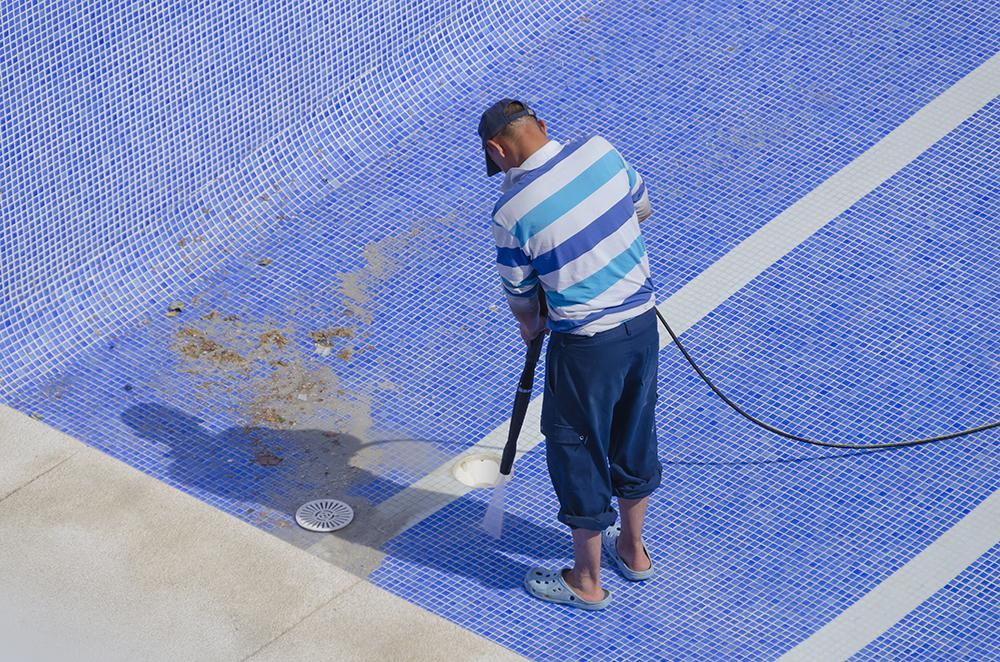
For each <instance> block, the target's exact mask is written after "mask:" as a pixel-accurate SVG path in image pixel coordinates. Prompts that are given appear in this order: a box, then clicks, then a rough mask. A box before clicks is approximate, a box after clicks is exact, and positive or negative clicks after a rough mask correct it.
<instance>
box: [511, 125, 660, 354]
mask: <svg viewBox="0 0 1000 662" xmlns="http://www.w3.org/2000/svg"><path fill="white" fill-rule="evenodd" d="M503 189H504V191H503V194H502V196H501V197H500V199H499V200H498V201H497V203H496V206H494V208H493V214H492V216H493V235H494V238H495V240H496V249H497V259H496V264H497V270H498V271H499V274H500V282H501V285H502V287H503V290H504V292H505V293H506V295H507V298H508V300H509V301H510V305H511V308H513V309H515V310H518V309H525V308H530V307H531V306H532V305H533V304H532V302H531V297H535V296H537V292H538V289H537V288H538V287H539V286H540V287H541V288H542V290H543V291H544V293H545V299H546V302H547V304H548V309H549V318H548V326H549V328H550V329H551V330H552V331H556V332H562V333H574V334H581V335H593V334H595V333H598V332H600V331H605V330H607V329H611V328H613V327H615V326H618V325H619V324H620V323H622V322H624V321H626V320H629V319H631V318H633V317H635V316H636V315H639V314H641V313H644V312H646V311H647V310H649V309H650V308H652V307H653V305H654V304H655V299H654V296H653V282H652V280H651V278H650V273H649V259H648V257H647V255H646V246H645V244H644V243H643V239H642V233H641V232H640V230H639V221H640V220H644V219H645V218H646V217H647V216H649V213H650V211H649V198H648V195H647V193H646V187H645V184H644V183H643V181H642V177H641V176H640V175H639V173H638V172H637V171H636V170H635V169H634V168H633V167H632V166H630V165H629V164H628V163H626V162H625V159H624V158H622V155H621V154H620V153H619V152H618V150H616V149H615V148H614V146H612V145H611V143H609V142H608V141H607V140H605V139H604V138H602V137H600V136H596V135H595V136H591V137H589V138H585V139H582V140H577V141H573V142H569V143H567V144H566V145H560V144H559V143H558V142H556V141H554V140H550V141H549V142H548V143H546V144H545V145H544V146H542V147H541V148H540V149H539V150H537V151H536V152H535V153H533V154H532V155H530V156H529V157H528V158H527V159H525V161H524V163H522V164H521V166H520V167H517V168H511V169H510V170H508V171H507V176H506V177H505V180H504V186H503Z"/></svg>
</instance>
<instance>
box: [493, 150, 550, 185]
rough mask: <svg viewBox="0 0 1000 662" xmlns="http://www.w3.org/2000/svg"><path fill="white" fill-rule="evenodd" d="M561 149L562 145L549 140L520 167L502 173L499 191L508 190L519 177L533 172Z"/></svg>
mask: <svg viewBox="0 0 1000 662" xmlns="http://www.w3.org/2000/svg"><path fill="white" fill-rule="evenodd" d="M562 148H563V146H562V144H561V143H559V142H558V141H556V140H549V141H548V142H547V143H545V144H544V145H542V146H541V147H539V148H538V149H536V150H535V151H534V153H533V154H532V155H531V156H529V157H528V158H526V159H525V160H524V162H523V163H522V164H521V165H519V166H515V167H513V168H511V169H510V170H508V171H507V172H506V173H504V178H503V182H502V183H501V184H500V190H501V191H507V190H509V189H510V187H511V186H513V185H514V182H516V181H517V179H518V178H519V177H520V176H521V175H523V174H524V173H526V172H527V171H529V170H534V169H535V168H537V167H539V166H541V165H543V164H544V163H545V162H546V161H548V160H549V159H551V158H552V157H553V156H555V155H556V154H558V153H559V152H560V151H561V150H562Z"/></svg>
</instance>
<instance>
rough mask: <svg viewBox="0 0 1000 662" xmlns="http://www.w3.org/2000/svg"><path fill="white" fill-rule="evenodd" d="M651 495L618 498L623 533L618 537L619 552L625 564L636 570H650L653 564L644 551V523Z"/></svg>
mask: <svg viewBox="0 0 1000 662" xmlns="http://www.w3.org/2000/svg"><path fill="white" fill-rule="evenodd" d="M648 505H649V497H648V496H647V497H643V498H641V499H622V498H619V499H618V506H619V507H620V509H621V519H622V533H621V535H620V536H619V537H618V554H619V555H620V556H621V557H622V561H625V565H627V566H628V567H630V568H632V569H633V570H635V571H641V570H649V568H650V566H651V565H652V561H650V559H649V556H647V555H646V554H645V553H644V552H643V551H642V525H643V522H644V521H645V520H646V507H647V506H648Z"/></svg>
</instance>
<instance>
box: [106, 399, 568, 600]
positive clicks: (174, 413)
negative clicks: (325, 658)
mask: <svg viewBox="0 0 1000 662" xmlns="http://www.w3.org/2000/svg"><path fill="white" fill-rule="evenodd" d="M121 417H122V420H123V421H124V422H125V423H126V424H127V425H128V426H129V427H131V428H132V429H133V430H134V431H135V434H136V436H138V437H140V438H142V439H145V440H147V441H148V442H151V444H157V445H159V447H160V449H161V450H162V456H164V457H166V458H169V459H170V465H169V468H168V472H169V480H170V481H171V482H173V483H174V484H177V485H179V486H182V488H184V489H186V491H188V492H190V493H192V494H195V495H196V496H199V497H200V498H202V499H203V500H208V501H211V499H205V496H206V495H215V496H217V497H219V498H221V499H223V500H225V501H230V502H243V503H246V504H248V505H251V506H254V507H253V508H252V509H249V510H250V512H258V513H262V514H263V515H264V518H265V519H264V521H254V519H253V518H252V517H245V518H244V519H246V520H247V521H250V522H251V523H254V524H257V525H258V526H261V525H262V524H264V526H263V528H266V529H269V531H270V532H271V533H274V534H275V535H277V536H278V537H280V538H282V539H283V540H286V541H287V542H290V543H292V544H294V545H296V546H297V547H300V548H303V549H308V550H309V551H310V552H312V553H314V554H316V555H317V556H320V557H322V558H325V559H326V560H328V561H330V562H331V563H334V564H335V565H337V566H339V567H342V568H344V569H345V570H348V571H350V572H352V573H354V574H356V575H358V576H360V577H365V578H366V577H367V576H368V575H369V574H370V573H371V572H372V571H374V570H375V569H377V568H378V567H379V566H380V565H381V563H382V560H383V558H384V557H385V556H386V554H387V553H388V554H389V555H391V557H392V558H393V559H397V560H401V561H403V562H409V563H415V564H420V565H423V566H426V567H428V568H432V569H434V570H437V571H441V572H444V573H447V574H449V575H460V576H464V577H467V578H468V579H471V580H473V581H477V582H480V583H481V584H483V585H484V586H488V587H492V588H510V587H512V586H515V585H519V584H520V582H521V579H522V577H523V576H524V574H525V573H526V572H527V571H528V569H529V566H527V565H525V564H523V563H520V562H518V561H516V560H514V558H513V557H516V556H521V555H525V556H530V557H535V558H541V559H563V558H566V556H567V554H568V553H569V551H570V550H571V549H572V542H571V539H570V536H569V535H568V533H567V532H565V531H562V530H560V529H557V528H552V527H541V526H538V525H537V524H534V523H532V522H530V521H529V520H526V519H523V518H520V517H517V516H514V515H511V514H510V513H507V514H506V516H505V518H504V532H503V536H502V537H501V538H500V539H494V538H492V537H490V536H489V535H487V534H486V533H485V532H484V531H483V530H482V529H481V528H480V526H479V524H480V522H481V520H482V518H483V515H484V514H485V509H486V505H485V503H483V502H482V501H478V500H476V499H471V498H468V497H460V498H458V499H454V497H452V496H450V495H446V494H440V493H437V492H431V491H427V490H423V489H419V488H414V487H409V486H407V485H406V484H403V483H398V482H395V481H393V480H391V479H388V478H385V477H382V476H378V475H376V474H374V473H372V472H371V471H369V470H367V469H365V468H363V467H361V466H356V465H357V464H358V462H357V461H355V462H353V463H352V461H351V460H352V458H355V459H356V457H357V456H358V455H359V454H361V453H364V452H370V450H371V447H372V446H373V445H377V444H380V443H386V444H391V443H393V442H407V443H406V444H403V446H402V451H397V452H406V450H407V449H408V448H409V449H413V448H414V446H413V444H419V443H427V442H421V441H420V440H387V441H386V442H377V441H376V442H372V443H369V444H363V443H362V442H361V440H359V439H358V438H357V437H354V436H351V435H348V434H343V433H337V432H331V431H328V430H316V429H305V430H275V429H270V428H264V427H234V428H229V429H227V430H224V431H222V432H220V433H217V434H216V433H212V432H211V431H209V430H207V429H205V428H204V427H202V425H201V423H202V422H203V421H202V419H199V418H197V417H196V416H192V415H190V414H187V413H185V412H183V411H181V410H178V409H175V408H173V407H169V406H165V405H162V404H158V403H151V402H150V403H141V404H138V405H135V406H133V407H130V408H128V409H126V410H125V411H123V412H122V415H121ZM388 457H389V460H388V462H389V463H391V459H392V455H391V453H389V454H388ZM387 497H388V498H387ZM319 498H334V499H340V500H342V501H345V502H346V503H348V504H349V505H350V506H351V507H352V508H353V509H354V520H353V521H352V522H351V523H350V524H348V525H347V526H346V527H345V528H343V529H341V530H339V531H333V532H327V533H317V532H312V531H308V530H305V529H303V528H301V527H299V526H298V525H297V524H295V523H294V521H295V511H296V510H297V509H298V507H299V506H301V505H302V504H303V503H305V502H307V501H311V500H313V499H319ZM452 501H454V503H450V502H452ZM441 506H445V507H446V511H445V513H444V514H443V515H442V516H444V517H447V522H446V523H445V524H444V525H440V524H439V525H436V526H434V527H425V528H428V529H433V530H432V531H424V530H423V529H421V528H420V527H412V528H409V529H407V524H408V523H409V522H411V521H414V520H415V519H420V518H422V516H423V515H425V514H426V513H428V512H431V511H433V510H435V509H436V508H439V507H441ZM275 513H282V514H285V515H287V517H288V518H289V521H291V522H292V524H291V525H290V526H289V525H288V524H287V522H286V521H284V518H281V517H275V516H274V515H275ZM246 514H249V513H246ZM268 515H270V519H271V524H272V526H267V525H266V524H265V523H266V521H267V517H268ZM276 521H281V524H282V525H283V526H273V524H274V523H275V522H276ZM404 529H407V530H405V532H403V531H404ZM401 532H403V535H402V536H401V537H400V538H399V539H398V540H393V539H394V538H396V536H397V535H399V534H400V533H401ZM390 541H392V542H391V543H390ZM387 543H389V544H388V545H387Z"/></svg>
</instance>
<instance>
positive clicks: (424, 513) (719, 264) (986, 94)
mask: <svg viewBox="0 0 1000 662" xmlns="http://www.w3.org/2000/svg"><path fill="white" fill-rule="evenodd" d="M998 95H1000V53H998V54H997V55H994V56H993V57H991V58H990V59H989V60H987V61H986V62H984V63H983V64H982V65H980V66H979V67H977V68H976V69H975V70H973V71H972V72H971V73H969V74H968V75H966V76H965V77H963V78H962V79H961V80H959V81H958V82H957V83H955V85H953V86H952V87H950V88H948V89H947V90H945V91H944V92H943V93H942V94H941V95H939V96H938V97H937V98H935V99H934V100H933V101H931V102H930V103H929V104H927V105H926V106H925V107H924V108H922V109H920V110H919V111H917V112H916V113H915V114H914V115H913V116H912V117H910V118H909V119H907V120H906V121H905V122H903V123H902V124H900V125H899V126H898V127H896V128H895V129H894V130H893V131H891V132H890V133H889V134H888V135H886V136H885V137H884V138H882V139H881V140H880V141H878V142H877V143H876V144H875V145H873V146H872V147H871V148H870V149H868V150H867V151H866V152H865V153H864V154H861V155H860V156H858V157H857V158H856V159H854V161H852V162H851V163H849V164H848V165H846V166H845V167H844V168H842V169H841V170H840V171H838V172H837V173H836V174H834V175H833V176H831V177H830V178H829V179H827V180H826V181H824V182H823V183H822V184H821V185H820V186H818V187H817V188H816V189H814V190H813V191H811V192H810V193H808V194H807V195H805V196H804V197H802V198H801V199H799V200H798V201H796V202H795V203H794V204H792V205H791V206H790V207H789V208H788V209H786V210H785V211H783V212H782V213H781V214H779V215H778V216H776V217H775V218H774V219H772V220H771V221H769V222H768V223H767V224H765V225H764V226H763V227H761V228H759V229H758V230H757V231H756V232H754V233H753V234H752V235H750V236H749V237H747V238H746V239H745V240H744V241H743V242H741V243H740V244H739V245H738V246H736V247H735V248H733V250H731V251H729V252H728V253H727V254H726V255H724V256H722V258H720V259H719V260H718V261H716V262H715V263H713V264H712V265H711V266H710V267H709V268H708V269H706V270H705V271H704V272H702V273H701V274H699V275H698V276H696V277H695V278H693V279H691V280H690V281H688V282H687V283H686V284H685V285H684V286H683V287H682V288H681V289H679V290H678V291H677V292H675V293H674V294H673V295H671V296H670V298H668V299H667V300H666V301H664V302H663V303H661V304H659V306H658V308H659V310H660V312H662V313H663V316H664V317H666V318H667V321H668V322H670V326H671V328H672V329H673V330H674V333H676V334H677V335H678V336H680V335H681V334H683V333H684V332H685V331H687V330H688V329H689V328H691V327H692V326H693V325H694V324H696V323H697V322H698V321H699V320H701V319H702V318H703V317H705V316H706V315H707V314H709V313H710V312H711V311H712V310H714V309H715V308H717V307H718V306H719V305H721V304H722V303H723V302H724V301H725V300H726V299H728V298H729V297H730V296H732V295H733V294H734V293H736V292H737V291H739V290H740V289H741V288H742V287H743V286H744V285H746V284H747V283H749V282H750V281H751V280H753V279H754V278H755V277H757V276H758V275H760V274H761V273H762V272H763V271H764V270H766V269H767V268H768V267H769V266H771V265H772V264H774V263H775V262H776V261H777V260H779V259H780V258H782V257H783V256H785V255H786V254H787V253H789V252H790V251H791V250H792V249H794V248H795V247H796V246H798V245H799V244H801V243H802V242H803V241H805V240H806V239H808V238H809V237H810V236H812V235H813V234H814V233H815V232H817V231H818V230H819V229H820V228H822V227H823V226H824V225H826V224H827V223H828V222H830V221H831V220H833V219H834V218H836V217H837V216H839V215H840V214H841V213H843V212H844V211H845V210H846V209H848V208H849V207H851V206H852V205H853V204H854V203H856V202H857V201H858V200H860V199H861V198H862V197H864V196H865V195H867V194H868V193H870V192H871V191H873V190H874V189H875V188H877V187H878V186H879V185H881V184H882V182H884V181H885V180H886V179H888V178H889V177H891V176H892V175H894V174H895V173H897V172H899V171H900V170H901V169H902V168H903V167H905V166H906V165H907V164H909V163H910V162H911V161H913V159H915V158H916V157H917V156H919V155H920V154H921V153H923V152H924V151H925V150H927V149H928V148H929V147H930V146H931V145H933V144H934V143H935V142H937V141H938V140H940V139H941V138H942V137H944V136H945V135H947V134H948V133H949V132H950V131H951V130H953V129H954V128H955V127H957V126H958V125H959V124H961V123H962V122H964V121H965V120H966V119H968V118H969V117H971V116H972V115H973V114H975V113H976V112H977V111H978V110H980V109H981V108H982V107H983V106H985V105H986V104H987V103H989V102H990V101H991V100H992V99H993V98H994V97H996V96H998ZM670 342H671V339H670V336H669V335H668V334H667V332H666V330H664V329H663V328H662V327H660V348H661V349H662V348H663V347H665V346H666V345H667V344H669V343H670ZM512 392H513V391H512ZM511 397H513V395H512V396H511ZM541 402H542V398H541V396H540V395H539V396H537V397H535V398H534V399H533V400H532V401H531V403H530V405H529V406H528V411H527V414H526V415H525V420H524V427H523V428H522V430H521V435H520V438H519V440H518V453H517V457H518V458H520V457H521V456H522V455H524V454H525V453H527V452H528V451H530V450H532V449H533V448H534V447H535V446H537V445H538V444H539V443H541V442H542V435H541V432H540V431H539V429H538V427H539V416H540V413H541ZM508 424H509V421H504V422H503V423H501V424H500V425H498V426H497V427H496V428H494V429H493V430H492V431H491V432H489V433H488V434H487V435H486V436H485V437H483V439H481V440H480V441H479V442H477V443H476V444H475V445H473V446H472V447H470V448H469V449H467V450H466V451H464V452H462V453H460V454H459V455H458V456H456V457H455V458H454V459H453V460H451V461H450V462H447V463H445V464H443V465H441V466H440V467H438V468H437V469H435V470H434V471H432V472H431V473H429V474H428V475H426V476H424V477H423V478H421V479H419V480H418V481H416V482H415V483H413V484H412V485H411V487H412V488H416V489H415V490H411V489H409V488H408V489H405V490H403V491H402V492H400V493H399V494H396V495H395V496H393V497H391V498H390V499H388V500H386V501H385V502H384V503H383V504H382V505H381V506H380V507H379V511H380V512H382V513H384V514H386V515H389V514H394V515H402V514H403V513H406V512H410V513H412V515H411V516H410V517H409V519H408V520H407V522H406V523H405V525H404V526H403V527H402V528H401V529H400V530H399V532H402V531H404V530H406V529H407V528H409V527H411V526H413V525H414V524H416V523H417V522H420V521H421V520H423V519H425V518H426V517H429V516H430V515H432V514H433V513H435V512H437V511H438V510H439V509H440V508H443V507H444V506H446V505H447V504H448V503H450V502H451V501H453V500H454V499H457V498H459V497H461V496H463V495H465V494H467V493H468V492H469V491H470V488H468V487H465V486H464V485H462V484H460V483H458V481H456V480H454V479H453V478H452V477H451V468H452V467H453V466H454V464H455V463H456V462H458V461H460V460H461V459H462V458H463V457H465V456H467V455H470V454H473V453H481V452H484V451H486V452H495V453H497V454H499V453H500V452H501V450H502V449H503V445H504V442H505V441H506V434H507V426H508ZM514 474H515V477H516V464H515V472H514ZM420 493H424V495H425V496H423V497H422V502H421V503H415V501H414V498H413V495H414V494H420ZM998 494H1000V492H998V493H995V494H994V495H993V496H991V497H990V498H989V499H987V501H986V502H984V504H986V508H985V510H984V509H983V506H982V505H981V506H980V507H979V508H977V509H976V510H975V511H973V512H972V513H970V514H969V515H968V516H967V517H966V518H965V519H963V520H962V521H961V522H959V523H958V524H956V526H955V527H954V528H953V529H952V530H953V531H957V532H958V533H956V535H950V532H948V533H946V534H945V535H943V536H942V537H941V538H940V539H939V540H938V541H936V542H935V543H934V544H932V545H931V547H929V548H928V549H927V550H924V552H923V553H922V554H921V555H920V556H918V557H917V559H930V561H932V562H933V563H935V564H938V566H937V567H936V570H935V572H936V573H938V574H937V575H936V576H939V577H940V578H944V581H945V583H946V582H947V580H948V579H950V578H951V577H954V576H956V575H957V574H958V573H960V572H961V571H962V570H963V569H964V568H965V567H966V566H967V565H968V564H969V563H971V561H972V560H975V558H978V556H980V555H981V554H982V553H983V551H985V550H982V551H979V552H978V553H977V550H979V549H980V548H981V547H982V545H983V544H985V542H987V541H985V540H984V539H983V538H982V537H979V538H970V537H969V536H968V535H967V534H966V529H967V528H968V527H969V526H972V527H973V528H974V527H976V526H982V524H981V523H980V521H981V519H982V518H989V517H990V515H993V519H994V521H993V522H992V525H993V526H992V530H993V531H994V536H993V539H994V540H995V539H996V536H997V533H996V532H997V531H1000V526H997V523H996V521H995V520H996V517H995V511H996V508H997V506H996V503H997V502H998V501H1000V497H998V496H997V495H998ZM982 513H986V514H982ZM969 518H972V520H971V522H972V523H971V524H969V525H965V524H964V523H965V522H966V520H969ZM983 528H989V527H983ZM987 537H988V536H987ZM966 540H967V541H968V542H967V543H965V542H963V541H966ZM991 544H992V543H991ZM939 545H940V550H943V551H940V552H939V551H938V546H939ZM322 546H323V543H322V541H321V542H318V543H316V544H314V545H313V546H312V547H310V548H309V550H310V551H319V550H320V549H321V548H322ZM955 547H957V548H960V550H957V549H953V548H955ZM987 549H988V547H987ZM925 554H926V556H924V555H925ZM917 559H914V560H913V561H911V563H917V565H916V566H915V567H917V568H918V571H917V572H909V571H906V572H904V571H905V570H906V567H908V566H909V564H907V566H906V567H904V569H903V570H901V571H900V572H899V573H897V575H899V577H900V578H899V579H898V580H896V581H894V582H893V583H891V584H889V586H888V587H887V588H886V589H884V590H883V589H881V586H882V585H880V586H879V587H876V588H875V589H874V590H873V591H872V592H871V593H870V594H869V595H872V596H873V597H872V598H871V599H870V600H868V599H866V598H862V601H861V602H859V603H858V604H859V605H861V604H862V603H863V606H862V607H859V610H862V609H863V610H864V614H865V616H864V617H865V618H866V619H868V623H867V626H866V628H865V629H863V630H862V629H855V628H853V627H845V626H844V625H842V623H847V624H848V625H851V624H853V621H852V620H851V619H852V618H854V616H853V615H852V614H850V613H849V612H850V610H848V611H847V612H845V614H844V615H842V616H843V619H844V620H841V618H840V617H838V618H837V619H834V621H832V622H831V623H830V625H829V627H830V628H831V629H830V631H831V632H835V634H836V636H837V637H840V638H842V640H840V641H838V645H839V646H840V650H848V649H851V650H854V651H856V650H860V648H862V647H864V646H865V645H867V644H868V643H869V642H870V641H871V640H872V639H874V638H875V637H877V636H878V635H879V634H881V633H882V632H885V631H886V630H887V629H888V628H889V627H891V626H892V625H893V624H894V623H895V622H896V621H898V620H899V619H900V618H902V617H903V616H905V614H907V613H909V612H910V611H912V610H913V609H914V608H916V607H917V606H918V605H919V604H920V603H921V602H923V601H924V600H926V599H927V597H929V596H930V595H931V594H933V592H934V591H936V590H938V588H940V586H938V585H936V584H934V583H930V584H926V585H925V584H924V582H925V581H926V577H925V576H924V574H921V573H922V568H923V566H924V565H925V564H926V563H928V562H930V561H925V560H921V561H919V562H918V561H917ZM897 575H893V578H895V577H896V576H897ZM893 578H890V580H887V582H886V583H888V582H890V581H891V580H892V579H893ZM914 584H916V585H919V586H912V587H911V585H914ZM941 585H943V584H941ZM920 586H923V587H924V590H923V591H921V590H919V589H920ZM930 588H933V590H931V591H930V592H929V593H928V592H927V590H929V589H930ZM907 596H908V597H910V598H911V599H909V600H906V599H903V598H905V597H907ZM886 600H888V601H889V604H886ZM895 601H898V602H895ZM893 604H895V605H897V607H898V608H896V609H891V608H890V606H891V605H893ZM826 631H827V629H826V628H824V629H822V630H820V631H819V632H817V634H816V635H814V636H813V637H810V638H809V639H807V640H806V641H805V642H803V643H802V644H801V645H800V646H799V647H796V648H795V649H793V650H792V651H790V652H789V653H788V655H790V656H792V657H789V659H807V658H809V655H806V656H805V657H802V658H799V657H795V656H796V655H798V652H797V651H799V649H800V648H801V649H802V650H805V651H811V653H810V654H811V655H812V657H811V659H814V660H816V659H832V658H830V657H829V653H830V652H831V651H832V650H833V649H829V650H826V651H823V649H822V645H823V642H824V641H827V639H826V637H827V636H828V635H825V634H823V633H824V632H826ZM816 637H820V639H818V640H817V641H818V642H819V643H818V644H813V643H811V642H812V641H813V639H814V638H816ZM816 650H820V651H821V652H822V653H823V654H821V655H819V656H817V655H816V653H815V651H816Z"/></svg>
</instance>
